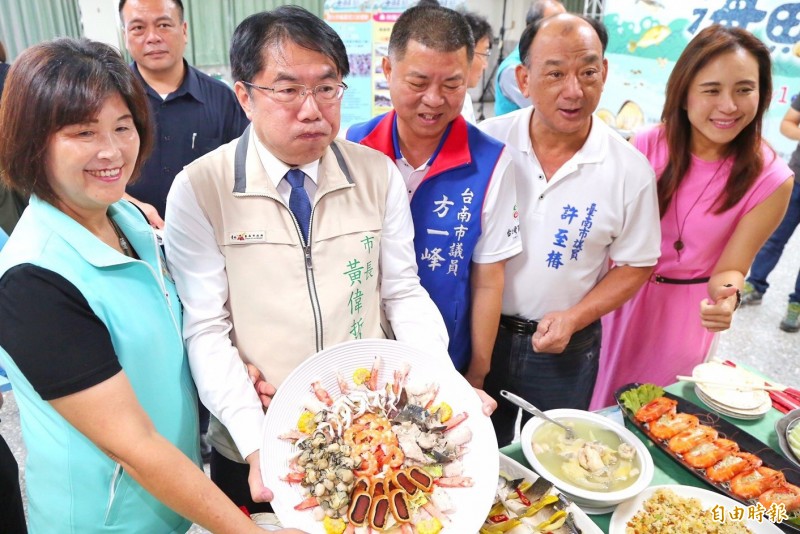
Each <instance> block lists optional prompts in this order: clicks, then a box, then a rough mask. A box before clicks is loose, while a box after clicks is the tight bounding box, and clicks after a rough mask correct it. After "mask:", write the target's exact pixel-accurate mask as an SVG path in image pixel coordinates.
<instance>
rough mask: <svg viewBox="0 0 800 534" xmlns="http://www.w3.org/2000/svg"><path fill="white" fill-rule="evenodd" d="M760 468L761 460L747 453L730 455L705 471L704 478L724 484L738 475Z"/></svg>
mask: <svg viewBox="0 0 800 534" xmlns="http://www.w3.org/2000/svg"><path fill="white" fill-rule="evenodd" d="M760 466H761V458H759V457H758V456H756V455H755V454H750V453H749V452H736V453H733V454H730V455H728V456H726V457H725V458H723V459H722V460H720V461H719V462H717V463H716V464H714V465H712V466H711V467H709V468H708V469H706V476H707V477H708V479H709V480H711V481H712V482H726V481H728V480H730V479H732V478H733V477H735V476H736V475H738V474H739V473H743V472H744V471H749V470H751V469H755V468H756V467H760Z"/></svg>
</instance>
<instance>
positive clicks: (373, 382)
mask: <svg viewBox="0 0 800 534" xmlns="http://www.w3.org/2000/svg"><path fill="white" fill-rule="evenodd" d="M380 370H381V357H380V355H378V356H375V361H373V362H372V370H371V371H370V372H369V380H367V389H370V390H372V391H377V390H378V373H379V372H380Z"/></svg>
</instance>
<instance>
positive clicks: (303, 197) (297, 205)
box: [286, 169, 311, 243]
mask: <svg viewBox="0 0 800 534" xmlns="http://www.w3.org/2000/svg"><path fill="white" fill-rule="evenodd" d="M305 180H306V174H305V173H304V172H303V171H301V170H300V169H289V172H287V173H286V181H287V182H289V185H291V186H292V193H291V195H289V209H290V210H291V211H292V214H293V215H294V218H295V219H297V224H299V225H300V231H301V232H302V233H303V241H304V242H305V243H308V225H309V223H310V222H311V202H309V200H308V193H306V189H305V187H303V183H304V182H305Z"/></svg>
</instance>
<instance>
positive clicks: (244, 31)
mask: <svg viewBox="0 0 800 534" xmlns="http://www.w3.org/2000/svg"><path fill="white" fill-rule="evenodd" d="M287 42H289V43H294V44H296V45H297V46H300V47H302V48H306V49H308V50H312V51H314V52H319V53H320V54H322V55H324V56H326V57H328V58H329V59H330V60H331V61H333V64H334V65H335V66H336V70H337V71H338V74H339V75H340V76H341V77H342V78H344V77H345V76H347V75H348V74H350V63H349V62H348V60H347V50H346V49H345V47H344V43H343V42H342V39H341V37H339V34H337V33H336V32H335V31H333V28H331V27H330V26H328V25H327V24H326V23H325V21H323V20H322V19H320V18H319V17H317V16H316V15H314V14H312V13H310V12H309V11H307V10H305V9H303V8H302V7H299V6H280V7H278V8H276V9H273V10H272V11H262V12H261V13H256V14H255V15H250V16H249V17H247V18H246V19H244V20H243V21H242V22H241V23H240V24H239V25H238V26H237V27H236V30H234V32H233V37H232V38H231V51H230V60H231V77H232V78H233V80H234V81H240V80H241V81H245V82H252V81H253V78H255V77H256V75H258V73H259V72H261V71H262V70H263V69H264V68H265V66H266V65H265V61H266V55H265V54H264V52H265V51H266V50H267V49H269V48H270V47H272V46H280V45H282V44H284V43H287Z"/></svg>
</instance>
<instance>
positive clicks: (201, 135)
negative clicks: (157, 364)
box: [119, 0, 249, 462]
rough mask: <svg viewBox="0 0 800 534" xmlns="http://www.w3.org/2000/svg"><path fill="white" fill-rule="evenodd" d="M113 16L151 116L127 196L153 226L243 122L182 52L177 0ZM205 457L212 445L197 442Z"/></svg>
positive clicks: (140, 3) (151, 0)
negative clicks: (197, 167) (183, 181)
mask: <svg viewBox="0 0 800 534" xmlns="http://www.w3.org/2000/svg"><path fill="white" fill-rule="evenodd" d="M119 16H120V20H121V21H122V27H123V31H124V34H125V48H127V49H128V52H129V53H130V55H131V58H133V63H132V64H131V69H133V72H134V73H135V74H136V75H137V76H138V77H139V78H140V79H141V80H142V84H143V85H144V88H145V91H146V92H147V100H148V101H149V103H150V109H151V110H152V112H153V119H154V122H155V124H156V128H155V140H154V141H155V142H154V143H153V152H152V154H151V155H150V158H148V160H147V161H146V162H145V164H144V166H143V167H142V174H141V177H140V178H139V180H138V181H137V182H136V183H135V184H133V185H129V186H128V188H127V191H126V194H125V198H126V199H127V200H130V201H131V202H133V203H134V204H136V205H137V206H138V207H139V209H141V210H142V212H143V213H144V214H145V216H147V219H148V221H150V224H151V225H153V226H154V227H156V228H163V227H164V219H163V216H164V210H165V208H166V205H167V193H168V192H169V188H170V186H172V181H173V180H174V179H175V175H177V174H178V173H179V172H180V171H182V170H183V167H184V166H185V165H188V164H189V163H191V162H193V161H194V160H196V159H197V158H199V157H200V156H203V155H205V154H206V153H208V152H211V151H212V150H214V149H215V148H217V147H219V146H220V145H223V144H225V143H227V142H228V141H231V140H233V139H236V138H238V137H239V136H240V135H241V134H242V132H243V131H244V129H245V128H246V127H247V125H248V124H249V121H248V120H247V116H246V115H245V113H244V110H243V109H242V107H241V106H240V105H239V101H238V100H236V95H235V94H234V93H233V91H232V90H231V89H230V88H229V87H228V86H227V85H225V84H224V83H223V82H221V81H219V80H215V79H214V78H212V77H210V76H208V75H207V74H204V73H202V72H200V71H199V70H197V69H196V68H194V67H192V66H191V65H189V64H188V63H187V62H186V60H185V59H183V51H184V50H185V49H186V40H187V34H186V32H187V24H186V21H185V20H184V17H183V3H182V2H181V0H120V2H119ZM207 430H208V410H206V409H205V407H203V406H202V404H201V405H200V432H201V433H202V434H203V437H204V438H205V433H206V431H207ZM201 452H202V453H203V461H205V462H207V461H208V459H209V458H210V455H211V447H210V446H209V445H208V444H207V442H206V440H205V439H202V441H201Z"/></svg>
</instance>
